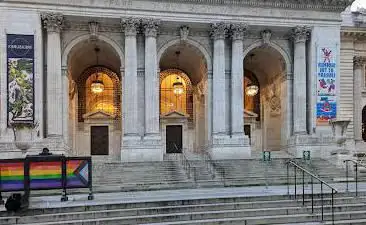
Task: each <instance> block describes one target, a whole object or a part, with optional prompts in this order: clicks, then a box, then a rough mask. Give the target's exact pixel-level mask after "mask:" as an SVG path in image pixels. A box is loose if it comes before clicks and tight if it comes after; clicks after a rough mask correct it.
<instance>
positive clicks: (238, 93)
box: [230, 24, 246, 135]
mask: <svg viewBox="0 0 366 225" xmlns="http://www.w3.org/2000/svg"><path fill="white" fill-rule="evenodd" d="M245 30H246V26H245V25H243V24H232V25H231V38H232V50H231V51H232V53H231V120H230V121H231V134H232V135H242V134H243V133H244V119H243V116H244V115H243V102H244V92H243V79H244V76H243V72H244V68H243V58H244V57H243V36H244V31H245Z"/></svg>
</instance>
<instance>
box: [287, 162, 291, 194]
mask: <svg viewBox="0 0 366 225" xmlns="http://www.w3.org/2000/svg"><path fill="white" fill-rule="evenodd" d="M289 164H290V162H287V196H290V171H289V167H290V165H289Z"/></svg>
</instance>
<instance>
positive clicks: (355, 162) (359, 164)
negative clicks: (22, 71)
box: [343, 159, 366, 196]
mask: <svg viewBox="0 0 366 225" xmlns="http://www.w3.org/2000/svg"><path fill="white" fill-rule="evenodd" d="M343 162H345V163H346V191H347V192H348V183H349V182H348V180H349V179H348V162H352V163H353V164H354V165H355V175H356V179H355V182H356V196H358V167H359V166H361V167H363V168H366V165H365V164H363V163H360V162H358V161H356V160H353V159H346V160H344V161H343Z"/></svg>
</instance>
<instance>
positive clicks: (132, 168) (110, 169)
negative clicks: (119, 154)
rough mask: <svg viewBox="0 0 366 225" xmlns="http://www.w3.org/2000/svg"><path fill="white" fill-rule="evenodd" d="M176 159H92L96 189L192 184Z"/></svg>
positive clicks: (148, 188)
mask: <svg viewBox="0 0 366 225" xmlns="http://www.w3.org/2000/svg"><path fill="white" fill-rule="evenodd" d="M192 186H193V183H192V181H191V180H190V179H188V177H187V174H186V172H185V171H184V169H183V168H182V165H181V164H180V162H179V161H162V162H141V163H98V164H96V163H94V164H93V189H94V191H95V192H109V191H129V190H156V189H169V188H185V187H192Z"/></svg>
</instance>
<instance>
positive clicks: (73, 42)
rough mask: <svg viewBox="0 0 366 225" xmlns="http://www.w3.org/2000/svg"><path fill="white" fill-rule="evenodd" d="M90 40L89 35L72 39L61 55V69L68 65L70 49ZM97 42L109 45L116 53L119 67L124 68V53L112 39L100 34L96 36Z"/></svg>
mask: <svg viewBox="0 0 366 225" xmlns="http://www.w3.org/2000/svg"><path fill="white" fill-rule="evenodd" d="M89 38H90V35H89V34H83V35H80V36H77V37H75V38H74V39H72V40H71V41H70V42H69V43H68V44H67V45H66V47H65V49H64V51H63V54H62V58H61V63H62V64H61V65H62V66H63V67H67V65H68V60H69V56H70V53H71V51H72V49H73V48H74V47H75V46H76V45H77V44H79V43H81V42H84V41H88V40H89ZM98 38H99V40H101V41H104V42H106V43H107V44H109V45H110V46H111V47H112V48H113V49H114V50H115V51H116V53H117V55H118V57H119V60H120V63H121V67H124V62H125V56H124V52H123V50H122V49H121V47H120V46H119V45H118V44H117V43H116V42H115V41H114V40H112V39H110V38H109V37H107V36H105V35H103V34H100V35H99V36H98Z"/></svg>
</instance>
